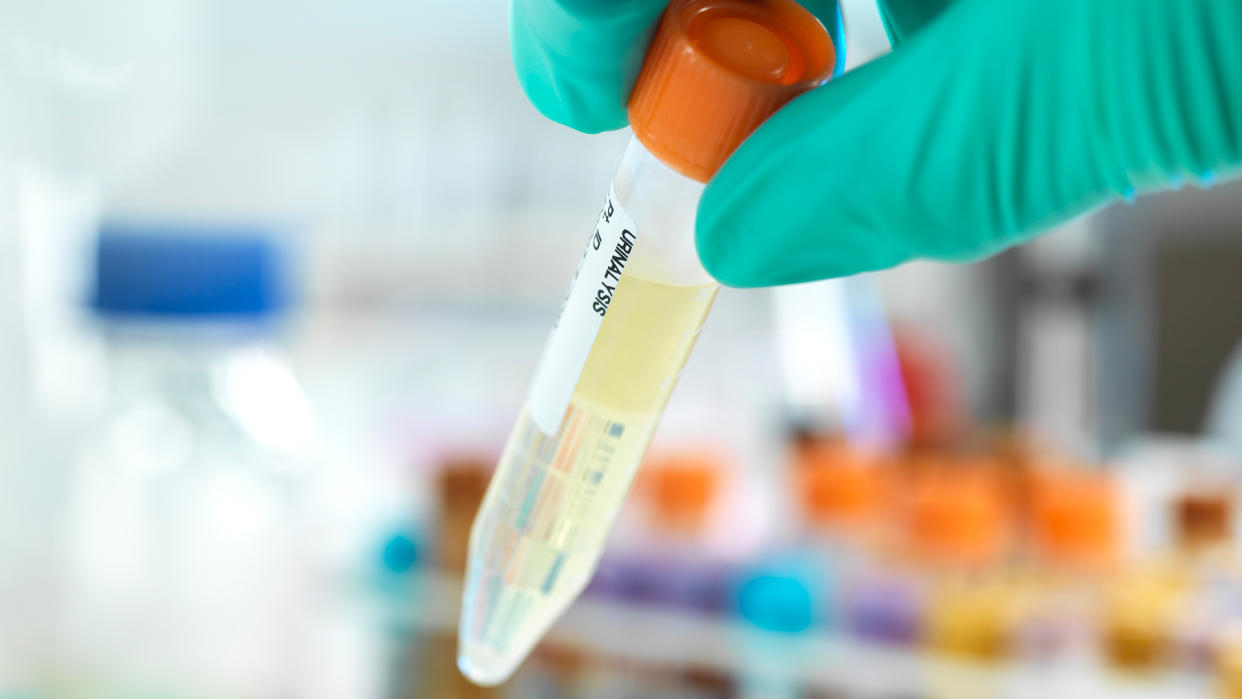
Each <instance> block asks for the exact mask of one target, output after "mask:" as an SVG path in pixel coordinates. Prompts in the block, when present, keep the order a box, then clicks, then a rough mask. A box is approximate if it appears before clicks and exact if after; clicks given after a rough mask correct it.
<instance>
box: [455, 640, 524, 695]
mask: <svg viewBox="0 0 1242 699" xmlns="http://www.w3.org/2000/svg"><path fill="white" fill-rule="evenodd" d="M457 669H459V670H461V674H462V675H464V676H465V677H466V679H468V680H470V681H471V682H473V683H475V684H477V685H479V686H481V687H494V686H496V685H498V684H500V683H501V682H504V681H505V680H507V679H509V676H510V675H512V674H513V671H514V670H516V669H517V663H505V662H503V659H502V658H501V657H500V656H499V655H497V654H496V653H493V652H490V651H488V650H487V649H486V648H483V647H481V646H479V645H477V644H474V643H462V644H460V645H459V646H458V648H457Z"/></svg>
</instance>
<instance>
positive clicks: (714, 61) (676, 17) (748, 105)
mask: <svg viewBox="0 0 1242 699" xmlns="http://www.w3.org/2000/svg"><path fill="white" fill-rule="evenodd" d="M835 60H836V53H835V51H834V50H833V47H832V40H831V39H830V38H829V37H828V32H827V31H825V30H824V26H823V25H822V24H820V23H819V20H817V19H815V16H814V15H812V14H811V13H810V12H807V11H806V10H805V9H803V8H802V7H801V6H799V5H798V4H797V3H796V2H794V1H793V0H673V2H670V3H669V5H668V8H667V9H665V11H664V17H663V19H662V20H661V21H660V28H659V29H658V30H657V31H656V35H655V39H654V40H653V41H652V43H651V48H650V49H649V50H648V51H647V60H646V63H644V64H643V69H642V72H641V73H640V74H639V76H638V82H637V83H636V84H635V85H634V92H633V93H631V95H630V105H629V117H630V126H631V127H633V129H634V135H635V136H637V137H638V140H639V141H641V142H642V144H643V145H644V146H646V148H647V150H649V151H651V153H652V154H653V155H655V156H656V157H657V158H659V159H660V160H661V161H662V162H664V163H665V164H666V165H668V166H669V167H671V168H673V169H674V170H676V171H678V172H680V173H681V174H683V175H685V176H687V177H691V178H693V179H696V180H699V181H700V182H706V181H707V180H709V179H711V176H712V175H713V174H714V173H715V172H716V170H717V169H719V167H720V166H721V164H723V163H724V161H725V159H726V158H728V157H729V155H730V154H731V153H733V151H734V149H736V148H737V147H738V146H739V145H741V143H742V141H743V140H745V139H746V137H747V136H749V135H750V132H751V131H754V130H755V128H756V127H757V126H759V124H761V123H763V121H764V119H767V118H768V117H769V116H770V115H771V114H772V113H773V112H775V111H776V110H778V109H780V108H781V106H783V105H784V104H785V103H786V102H788V101H789V100H791V99H793V98H794V97H796V96H797V95H799V94H801V93H803V92H805V91H807V90H809V89H811V88H812V87H815V86H817V85H820V84H822V83H823V82H824V81H826V80H827V79H828V77H829V76H830V75H831V73H832V66H833V63H834V61H835Z"/></svg>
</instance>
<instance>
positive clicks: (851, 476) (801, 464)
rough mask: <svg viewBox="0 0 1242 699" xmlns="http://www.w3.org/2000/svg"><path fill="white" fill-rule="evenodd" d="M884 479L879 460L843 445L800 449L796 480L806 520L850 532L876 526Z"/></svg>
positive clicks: (820, 445) (822, 445)
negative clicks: (871, 525)
mask: <svg viewBox="0 0 1242 699" xmlns="http://www.w3.org/2000/svg"><path fill="white" fill-rule="evenodd" d="M885 475H886V471H885V470H884V468H883V464H882V462H881V461H880V459H878V458H875V457H873V456H871V455H869V454H866V453H864V452H861V451H859V450H858V449H855V448H853V447H851V446H850V445H848V444H845V443H843V442H842V443H824V444H814V445H810V446H807V447H804V448H803V449H801V450H800V452H799V454H798V469H797V471H795V473H794V478H795V485H796V487H797V494H798V499H799V500H800V504H801V505H802V509H803V511H804V513H805V515H806V517H807V519H809V520H811V521H813V522H817V523H820V524H825V525H828V526H832V527H843V528H847V529H851V528H855V527H863V526H866V525H867V524H874V523H875V520H876V519H877V518H878V515H879V514H880V509H881V507H882V505H883V504H884V486H885Z"/></svg>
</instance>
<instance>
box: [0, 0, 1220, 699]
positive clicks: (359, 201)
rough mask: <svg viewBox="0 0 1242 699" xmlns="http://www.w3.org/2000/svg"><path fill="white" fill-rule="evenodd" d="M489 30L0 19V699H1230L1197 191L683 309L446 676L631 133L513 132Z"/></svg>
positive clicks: (854, 26)
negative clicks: (1004, 248)
mask: <svg viewBox="0 0 1242 699" xmlns="http://www.w3.org/2000/svg"><path fill="white" fill-rule="evenodd" d="M846 9H847V11H850V10H854V11H853V12H849V14H848V25H849V27H848V28H849V33H850V38H849V40H850V42H851V47H850V48H851V52H850V61H851V64H854V65H856V64H858V63H860V62H864V61H865V60H867V59H868V58H870V57H872V56H874V55H877V54H878V53H880V52H882V51H885V50H886V49H887V43H886V41H885V40H884V37H883V33H882V31H881V30H880V28H879V24H878V20H877V19H876V18H875V17H874V9H873V8H869V7H867V3H865V2H857V3H846ZM505 11H506V10H505V3H504V2H503V0H488V1H487V2H483V3H463V2H455V1H454V0H422V1H420V2H416V3H411V2H397V1H396V0H356V1H354V2H344V1H343V0H316V1H315V2H294V1H293V0H270V1H269V2H263V3H254V2H242V1H240V0H111V1H110V2H94V3H92V2H78V1H75V0H50V1H48V2H37V3H35V2H21V1H20V0H2V1H0V17H2V18H3V19H2V20H0V696H3V697H23V698H27V697H29V698H32V699H34V698H39V699H41V698H44V697H74V698H76V697H126V698H138V697H161V698H169V697H195V698H214V697H230V698H232V697H334V698H335V697H351V698H352V697H394V698H397V697H401V698H404V697H449V698H451V697H493V696H494V697H578V696H582V697H652V696H671V697H735V696H738V697H794V696H820V697H884V698H889V697H1037V696H1038V697H1043V696H1050V695H1053V694H1054V693H1057V694H1059V695H1060V696H1066V697H1070V696H1075V697H1077V696H1082V697H1111V696H1116V697H1131V696H1143V697H1154V696H1161V697H1164V696H1168V697H1174V696H1175V697H1190V696H1214V695H1220V694H1224V695H1232V696H1242V557H1239V555H1238V542H1239V528H1238V522H1239V518H1238V513H1237V511H1236V504H1235V500H1236V497H1237V495H1238V493H1239V487H1240V486H1242V482H1240V481H1242V363H1238V362H1237V361H1235V360H1236V359H1238V358H1239V357H1242V354H1240V353H1239V351H1238V347H1239V340H1240V339H1242V313H1239V311H1238V310H1237V307H1236V304H1235V303H1234V302H1232V301H1231V300H1230V299H1237V298H1239V297H1240V296H1242V274H1238V272H1237V270H1238V269H1239V268H1242V230H1239V225H1238V223H1237V222H1238V221H1239V220H1242V203H1239V202H1240V199H1242V198H1240V197H1239V194H1242V187H1239V186H1238V185H1237V184H1221V185H1218V186H1215V187H1203V186H1200V185H1197V184H1196V185H1188V186H1187V187H1186V188H1185V189H1182V190H1180V191H1170V192H1167V193H1163V194H1159V195H1156V196H1151V197H1145V198H1140V199H1139V200H1138V201H1135V202H1131V203H1126V204H1119V205H1117V206H1113V207H1110V208H1107V209H1104V210H1102V211H1099V212H1096V213H1095V214H1093V215H1092V216H1090V217H1087V218H1085V219H1082V220H1077V221H1073V222H1071V223H1069V224H1067V225H1065V226H1063V227H1062V228H1061V229H1059V230H1057V231H1055V232H1053V233H1052V234H1050V235H1048V236H1046V237H1044V238H1042V239H1039V240H1038V241H1036V242H1034V243H1032V244H1030V245H1028V246H1025V247H1023V248H1021V249H1014V250H1010V251H1008V252H1005V253H1003V254H1001V255H998V256H996V257H993V258H991V259H989V260H986V261H983V262H979V263H976V264H970V265H961V266H953V265H944V264H934V263H928V262H917V263H912V264H908V265H904V266H902V267H901V268H898V269H894V270H890V271H886V272H882V273H878V274H871V275H865V276H863V277H859V278H854V279H850V280H845V281H838V282H827V283H818V284H809V285H799V286H794V287H788V288H781V289H775V290H749V291H739V290H731V289H724V290H722V291H721V293H720V296H719V298H718V300H717V302H716V307H715V311H714V313H713V315H712V317H711V319H710V321H709V322H708V324H707V327H706V329H705V330H704V332H703V334H702V336H701V338H700V340H699V342H698V345H697V348H696V349H695V352H694V355H693V356H692V358H691V360H690V363H689V365H688V367H687V369H686V371H685V373H684V375H683V377H682V379H681V385H680V387H679V389H678V391H677V393H676V394H675V395H674V397H673V399H672V401H671V403H670V405H669V408H668V412H667V413H666V415H665V418H664V420H663V422H662V424H661V427H660V430H659V432H658V434H657V437H656V439H655V442H654V444H653V448H652V450H651V453H650V455H649V458H648V459H647V462H646V463H645V464H644V466H643V469H642V470H641V472H640V475H639V477H638V479H637V481H636V484H635V486H634V489H633V491H632V492H631V494H630V497H629V500H628V501H627V504H626V508H625V510H624V511H623V512H622V514H621V516H620V518H619V520H618V524H617V527H616V529H615V531H614V535H613V537H612V539H611V540H610V542H609V546H608V549H607V551H606V552H605V554H604V557H603V560H602V563H601V565H600V569H599V572H598V574H597V575H596V577H595V579H594V580H593V582H592V584H591V586H590V587H589V588H588V590H587V593H586V594H585V595H584V596H583V598H582V599H581V600H579V601H578V602H577V603H576V604H575V606H574V607H573V608H571V610H570V611H569V613H568V614H567V615H566V616H565V617H564V618H563V619H562V620H561V621H560V622H558V624H557V625H556V626H555V627H554V628H553V629H552V630H551V632H550V633H549V635H548V637H547V638H546V640H545V641H543V642H542V643H541V644H540V646H539V647H538V649H537V650H536V652H535V653H534V655H533V656H532V657H531V659H530V660H528V661H527V662H526V663H525V664H524V665H523V667H522V668H521V669H520V671H519V672H518V673H517V675H516V676H515V677H514V678H513V679H512V680H510V681H508V682H506V683H505V684H503V685H501V686H499V687H496V688H491V689H482V688H478V687H474V686H472V685H470V684H468V683H467V682H466V681H465V680H464V679H463V678H462V677H461V676H460V674H459V673H458V671H457V668H456V665H455V642H456V641H455V636H456V623H457V611H458V604H459V595H460V576H461V573H462V569H463V566H464V556H465V546H466V538H467V536H468V530H469V526H470V523H471V520H472V518H473V515H474V512H475V510H476V509H477V508H478V505H479V502H480V499H481V497H482V494H483V491H484V489H485V488H486V485H487V482H488V478H489V475H490V471H491V469H492V468H493V467H494V464H495V461H496V458H497V456H498V454H499V450H500V448H501V446H503V443H504V440H505V438H506V436H507V431H508V429H509V428H510V426H511V424H512V421H513V419H514V418H515V416H516V415H517V413H518V410H519V408H520V406H521V404H522V400H523V398H524V393H525V391H526V388H527V382H528V381H529V379H530V376H531V373H532V371H533V369H534V365H535V362H536V359H537V357H538V354H539V351H540V349H541V347H542V344H543V342H544V340H545V339H546V337H547V334H548V332H549V330H550V328H551V325H552V322H553V320H554V319H555V316H556V313H557V310H558V307H559V305H560V303H561V300H562V297H563V294H564V292H565V289H566V288H567V286H568V284H569V281H570V278H571V277H572V274H573V270H574V266H575V264H576V262H577V260H578V257H579V256H580V254H581V250H582V248H581V246H582V243H583V241H584V240H585V239H586V236H587V235H588V233H589V232H590V228H591V226H592V224H593V221H594V220H595V216H596V215H597V213H598V208H599V206H600V203H601V201H602V200H603V196H604V195H605V193H606V192H607V187H608V183H609V181H610V179H611V177H612V174H613V170H614V168H615V167H616V165H617V163H618V162H619V160H620V157H621V154H622V151H623V149H624V146H625V143H626V140H627V138H628V135H627V133H626V132H617V133H609V134H603V135H596V136H588V135H583V134H579V133H575V132H573V131H570V130H569V129H566V128H563V127H560V126H558V125H556V124H554V123H552V122H550V121H547V120H545V119H544V118H542V117H541V116H540V115H539V114H538V113H537V112H536V111H535V110H534V109H533V108H532V107H530V106H529V105H528V103H527V102H526V100H525V99H524V97H523V95H522V93H521V91H520V89H519V87H518V85H517V82H516V80H515V78H514V75H513V70H512V66H511V63H510V59H509V48H508V40H507V29H506V16H505Z"/></svg>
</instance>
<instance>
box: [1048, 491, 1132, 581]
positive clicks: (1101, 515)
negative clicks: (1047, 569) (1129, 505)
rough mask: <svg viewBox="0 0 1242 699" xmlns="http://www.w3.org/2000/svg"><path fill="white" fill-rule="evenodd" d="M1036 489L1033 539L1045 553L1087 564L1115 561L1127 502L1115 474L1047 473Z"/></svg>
mask: <svg viewBox="0 0 1242 699" xmlns="http://www.w3.org/2000/svg"><path fill="white" fill-rule="evenodd" d="M1032 490H1033V492H1032V498H1031V537H1032V539H1033V543H1034V545H1035V548H1036V550H1037V551H1038V553H1039V554H1040V556H1041V557H1043V558H1045V559H1047V560H1049V561H1051V562H1053V563H1055V564H1058V565H1068V566H1073V567H1087V568H1103V567H1107V566H1109V565H1110V564H1112V563H1113V562H1115V560H1116V558H1117V555H1118V549H1119V546H1120V539H1121V510H1120V508H1121V503H1120V499H1119V498H1120V494H1119V493H1118V490H1117V484H1116V482H1115V481H1114V480H1113V479H1112V478H1110V477H1109V476H1108V475H1107V474H1103V473H1098V472H1092V471H1086V470H1081V469H1075V470H1061V471H1051V470H1049V471H1041V472H1038V473H1036V474H1034V477H1033V478H1032Z"/></svg>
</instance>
